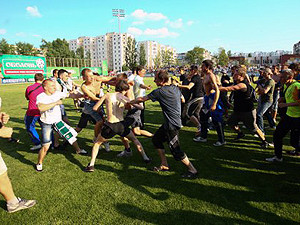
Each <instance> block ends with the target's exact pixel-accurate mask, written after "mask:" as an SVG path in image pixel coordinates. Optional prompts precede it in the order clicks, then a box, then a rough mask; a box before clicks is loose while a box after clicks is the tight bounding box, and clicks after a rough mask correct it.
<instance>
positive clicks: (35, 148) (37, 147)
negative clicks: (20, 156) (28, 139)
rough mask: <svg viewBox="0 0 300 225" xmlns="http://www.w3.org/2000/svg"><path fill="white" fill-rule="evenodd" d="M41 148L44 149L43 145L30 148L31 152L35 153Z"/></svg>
mask: <svg viewBox="0 0 300 225" xmlns="http://www.w3.org/2000/svg"><path fill="white" fill-rule="evenodd" d="M41 147H42V145H41V144H39V145H35V146H33V147H31V148H30V150H31V151H35V150H38V149H40V148H41Z"/></svg>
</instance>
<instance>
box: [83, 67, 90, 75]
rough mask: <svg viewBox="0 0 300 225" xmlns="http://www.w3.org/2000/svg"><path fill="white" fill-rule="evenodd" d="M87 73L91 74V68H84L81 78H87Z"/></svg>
mask: <svg viewBox="0 0 300 225" xmlns="http://www.w3.org/2000/svg"><path fill="white" fill-rule="evenodd" d="M87 72H91V70H90V69H89V68H84V69H83V70H82V71H81V76H83V77H84V76H85V75H86V73H87Z"/></svg>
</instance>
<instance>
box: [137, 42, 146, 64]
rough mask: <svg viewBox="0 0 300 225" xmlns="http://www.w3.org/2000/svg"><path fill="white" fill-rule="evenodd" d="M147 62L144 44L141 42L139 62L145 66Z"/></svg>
mask: <svg viewBox="0 0 300 225" xmlns="http://www.w3.org/2000/svg"><path fill="white" fill-rule="evenodd" d="M146 63H147V60H146V50H145V45H144V44H141V46H140V54H139V64H140V65H141V66H145V65H146Z"/></svg>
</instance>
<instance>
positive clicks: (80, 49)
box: [76, 46, 84, 59]
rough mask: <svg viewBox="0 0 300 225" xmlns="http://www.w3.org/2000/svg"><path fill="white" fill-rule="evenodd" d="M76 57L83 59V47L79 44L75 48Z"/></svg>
mask: <svg viewBox="0 0 300 225" xmlns="http://www.w3.org/2000/svg"><path fill="white" fill-rule="evenodd" d="M76 58H78V59H83V58H84V48H83V46H80V47H79V48H77V49H76Z"/></svg>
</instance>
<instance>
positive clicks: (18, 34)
mask: <svg viewBox="0 0 300 225" xmlns="http://www.w3.org/2000/svg"><path fill="white" fill-rule="evenodd" d="M16 36H18V37H25V36H26V33H24V32H19V33H16Z"/></svg>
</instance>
